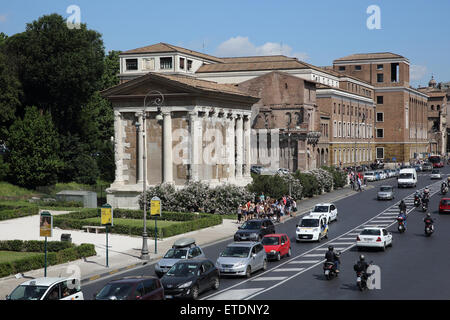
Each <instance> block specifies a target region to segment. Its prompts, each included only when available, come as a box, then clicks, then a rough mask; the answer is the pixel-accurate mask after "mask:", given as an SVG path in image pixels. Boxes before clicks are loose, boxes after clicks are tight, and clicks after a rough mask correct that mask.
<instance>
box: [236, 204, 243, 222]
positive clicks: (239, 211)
mask: <svg viewBox="0 0 450 320" xmlns="http://www.w3.org/2000/svg"><path fill="white" fill-rule="evenodd" d="M243 207H244V206H239V207H238V210H237V223H241V219H242V210H243Z"/></svg>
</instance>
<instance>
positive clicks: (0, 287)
mask: <svg viewBox="0 0 450 320" xmlns="http://www.w3.org/2000/svg"><path fill="white" fill-rule="evenodd" d="M371 188H373V186H368V187H367V188H366V190H367V189H371ZM356 193H357V192H356V191H353V190H351V189H350V188H349V187H345V188H342V189H339V190H335V191H333V192H330V193H326V194H322V195H319V196H315V197H313V198H309V199H304V200H301V201H299V202H298V204H297V206H298V208H299V211H298V213H297V215H296V217H292V218H291V217H286V218H285V220H283V222H282V223H284V222H286V221H288V220H290V219H298V217H299V216H300V215H302V214H304V213H307V212H309V211H310V210H311V209H312V208H313V207H314V205H315V204H316V203H320V202H335V201H338V200H340V199H342V198H345V197H348V196H351V195H354V194H356ZM51 213H52V214H64V213H66V212H51ZM151 222H152V221H150V222H149V223H151ZM38 225H39V216H37V215H36V216H29V217H24V218H18V219H13V220H6V221H1V222H0V240H14V239H20V240H42V238H40V237H39V228H38V227H37V226H38ZM237 228H238V224H237V222H236V221H235V220H229V219H224V220H223V223H222V224H221V225H218V226H214V227H209V228H205V229H201V230H197V231H193V232H189V233H186V234H182V235H177V236H173V237H169V238H165V239H163V240H159V239H158V241H157V254H155V241H154V240H153V239H148V248H149V253H150V261H148V262H147V263H150V264H151V263H155V262H156V261H158V260H159V259H160V258H161V257H162V256H163V255H164V254H165V253H166V252H167V250H169V249H170V248H171V247H172V244H173V243H174V242H175V241H176V240H177V239H179V238H183V237H191V238H194V239H195V240H196V243H197V244H198V245H200V246H203V247H205V246H206V245H210V244H213V243H215V242H218V241H222V240H225V239H229V240H232V236H233V235H234V233H235V232H236V230H237ZM63 233H69V234H70V235H71V237H72V242H73V243H75V244H77V245H79V244H81V243H92V244H94V245H95V250H96V252H97V255H96V256H93V257H89V258H86V259H85V260H77V261H72V262H69V263H66V264H61V265H56V266H50V267H48V268H47V276H48V277H61V276H62V277H64V276H69V275H74V273H75V272H77V274H79V277H80V279H81V282H82V284H83V283H86V282H89V281H93V280H97V279H99V278H101V277H105V276H109V275H112V274H114V273H118V272H121V271H123V270H127V269H132V268H135V267H137V266H141V265H142V264H143V263H145V262H146V261H143V260H141V259H140V258H139V257H140V251H141V247H142V237H137V236H124V235H116V234H109V238H108V239H109V240H108V247H109V250H108V262H109V263H108V265H109V267H106V235H105V234H104V233H101V234H95V233H86V232H84V231H78V230H61V229H58V228H55V229H54V232H53V238H50V239H49V241H59V240H60V239H61V234H63ZM43 276H44V269H40V270H33V271H29V272H25V273H24V274H23V277H22V276H20V277H16V276H14V275H12V276H8V277H5V278H1V279H0V299H4V298H5V296H6V295H7V294H9V293H11V291H12V290H13V289H14V288H15V287H16V286H17V285H19V284H20V283H22V282H24V281H27V280H29V279H32V278H39V277H43Z"/></svg>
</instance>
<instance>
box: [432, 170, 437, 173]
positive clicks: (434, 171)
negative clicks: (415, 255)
mask: <svg viewBox="0 0 450 320" xmlns="http://www.w3.org/2000/svg"><path fill="white" fill-rule="evenodd" d="M431 173H439V170H433V171H431Z"/></svg>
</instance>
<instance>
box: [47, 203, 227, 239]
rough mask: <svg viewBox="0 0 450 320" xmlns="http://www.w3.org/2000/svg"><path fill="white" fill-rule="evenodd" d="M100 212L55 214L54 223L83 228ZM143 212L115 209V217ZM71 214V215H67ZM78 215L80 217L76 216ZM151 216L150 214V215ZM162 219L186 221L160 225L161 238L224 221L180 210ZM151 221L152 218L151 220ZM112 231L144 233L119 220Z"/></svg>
mask: <svg viewBox="0 0 450 320" xmlns="http://www.w3.org/2000/svg"><path fill="white" fill-rule="evenodd" d="M99 215H100V213H94V212H93V211H89V212H88V213H84V212H75V213H70V214H67V215H61V216H55V217H54V218H53V225H54V226H55V227H59V228H61V229H82V227H83V226H84V225H86V222H85V221H84V219H87V218H93V217H99ZM142 215H143V212H142V211H141V210H119V209H116V210H114V217H115V218H128V219H142ZM67 216H69V217H67ZM76 217H78V219H77V218H76ZM148 218H150V214H149V215H148ZM158 219H160V220H167V221H182V222H184V223H179V224H173V225H170V226H165V227H158V230H157V233H158V237H159V238H163V237H171V236H174V235H177V234H183V233H186V232H190V231H195V230H199V229H202V228H207V227H211V226H215V225H218V224H221V223H222V217H221V216H220V215H214V214H208V213H201V214H195V213H180V212H163V213H162V216H161V218H158ZM149 221H150V220H149ZM89 225H93V226H100V225H101V223H100V222H97V223H96V222H94V223H93V222H89ZM154 230H155V229H154V226H152V225H151V224H149V225H148V226H147V232H148V234H149V236H150V237H154ZM110 232H111V233H117V234H125V235H136V236H140V235H142V227H136V226H130V225H123V224H120V223H119V222H114V226H113V227H111V228H110Z"/></svg>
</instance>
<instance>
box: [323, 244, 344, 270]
mask: <svg viewBox="0 0 450 320" xmlns="http://www.w3.org/2000/svg"><path fill="white" fill-rule="evenodd" d="M325 259H326V260H327V261H326V262H332V263H334V266H335V268H336V273H339V263H341V260H340V259H339V256H338V255H337V254H336V253H335V252H334V248H333V246H329V247H328V251H327V252H326V253H325Z"/></svg>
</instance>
